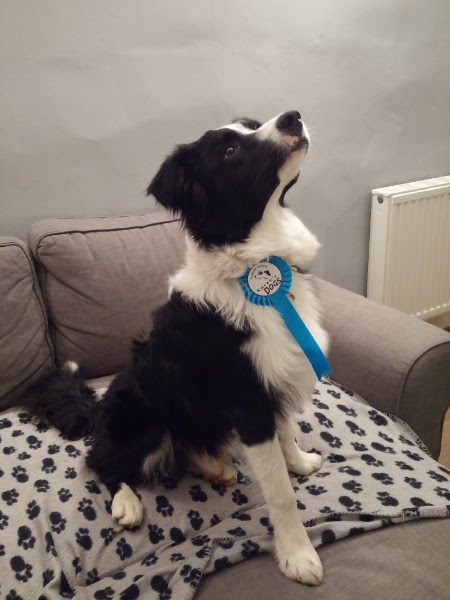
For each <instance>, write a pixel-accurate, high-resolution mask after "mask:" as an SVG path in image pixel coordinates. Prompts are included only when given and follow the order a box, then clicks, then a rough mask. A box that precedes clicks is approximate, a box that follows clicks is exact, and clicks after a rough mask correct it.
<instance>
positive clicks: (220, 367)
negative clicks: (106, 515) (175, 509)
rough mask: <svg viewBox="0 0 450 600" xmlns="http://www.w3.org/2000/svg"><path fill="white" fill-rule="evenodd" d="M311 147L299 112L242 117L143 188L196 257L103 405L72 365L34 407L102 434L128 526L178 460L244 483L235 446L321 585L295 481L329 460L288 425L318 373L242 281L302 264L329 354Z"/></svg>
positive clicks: (100, 462)
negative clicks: (310, 183)
mask: <svg viewBox="0 0 450 600" xmlns="http://www.w3.org/2000/svg"><path fill="white" fill-rule="evenodd" d="M308 148H309V136H308V133H307V129H306V126H305V124H304V123H303V121H302V120H301V116H300V114H299V113H298V112H297V111H289V112H285V113H283V114H281V115H278V116H276V117H274V118H272V119H270V120H269V121H267V122H266V123H264V124H261V123H260V122H259V121H257V120H254V119H249V118H243V119H237V120H235V121H233V122H232V123H231V124H229V125H226V126H224V127H221V128H219V129H215V130H210V131H207V132H206V133H205V134H204V135H203V136H202V137H201V138H200V139H198V140H197V141H195V142H193V143H190V144H183V145H180V146H178V147H177V148H176V149H175V150H174V152H173V153H172V154H171V155H170V156H168V157H167V158H166V159H165V161H164V162H163V163H162V165H161V167H160V169H159V170H158V172H157V173H156V175H155V177H154V178H153V180H152V182H151V183H150V185H149V186H148V190H147V193H148V194H149V195H150V194H151V195H153V196H154V197H155V199H156V200H157V202H158V203H159V204H160V205H162V206H163V207H165V208H166V209H168V210H169V211H171V212H172V213H173V214H175V215H177V216H178V217H179V218H180V220H181V222H182V224H183V227H184V230H185V232H186V241H187V252H186V259H185V263H184V265H183V266H182V267H181V268H180V269H179V271H178V272H177V273H175V274H174V275H173V276H172V277H171V279H170V282H169V299H168V302H167V304H165V305H164V306H162V307H161V308H159V309H158V310H157V311H156V313H155V315H154V326H153V330H152V331H151V333H150V335H149V337H148V339H146V340H144V341H134V343H133V346H132V360H131V364H130V366H128V367H127V368H126V369H125V370H124V371H123V372H121V373H120V374H119V375H117V377H116V378H115V379H114V380H113V382H112V384H111V386H110V387H109V389H108V390H107V391H106V393H105V396H104V397H103V398H102V399H101V400H100V401H98V402H96V401H95V400H96V399H95V393H94V392H93V391H92V390H91V389H90V388H88V387H87V386H86V385H85V383H84V381H83V378H82V376H81V374H80V370H79V369H78V366H77V365H76V364H74V363H67V364H66V365H65V366H64V367H63V368H62V369H60V370H58V371H56V372H54V373H51V374H50V375H49V376H47V377H46V378H45V379H43V380H42V381H40V382H39V383H38V384H36V385H35V386H33V388H32V389H31V390H30V392H29V393H28V394H27V397H26V400H25V401H24V405H25V407H26V408H28V409H29V410H31V411H32V412H34V413H35V414H37V415H39V416H40V417H43V418H45V419H47V421H49V422H50V423H51V424H53V425H54V426H56V427H57V428H58V429H60V431H61V432H62V434H63V435H64V436H65V437H67V438H70V439H77V438H80V437H82V436H85V435H91V436H92V437H93V444H92V446H91V448H90V450H89V452H88V455H87V459H86V460H87V465H88V467H90V468H91V469H93V470H94V471H95V472H96V473H97V474H98V476H99V478H100V480H101V481H102V482H103V483H104V484H105V485H106V486H107V487H108V488H109V490H110V491H111V494H112V498H113V499H112V516H113V518H114V519H115V520H116V521H117V522H118V523H120V524H121V525H123V526H125V527H135V526H138V525H139V524H140V523H141V520H142V516H143V507H142V504H141V502H140V500H139V499H138V497H137V495H136V494H135V492H134V491H133V488H134V487H135V486H138V485H141V484H143V483H145V482H147V481H151V480H153V479H154V478H155V477H157V476H158V473H160V472H170V470H171V469H172V468H173V467H174V465H175V464H176V462H177V459H178V458H179V457H180V456H185V457H187V458H186V461H187V464H186V465H185V467H186V468H188V469H191V470H193V471H196V472H199V473H200V474H202V475H203V476H204V477H205V478H207V479H209V480H211V481H215V482H221V483H223V484H225V485H232V484H234V483H235V482H236V471H235V469H234V468H233V467H232V466H231V464H230V462H229V461H227V458H226V457H227V448H228V447H229V445H230V444H231V443H232V441H233V439H234V438H237V439H238V441H239V442H240V444H241V445H242V448H243V452H244V455H245V457H246V459H247V461H248V462H249V464H250V466H251V467H252V469H253V471H254V473H255V475H256V477H257V480H258V481H259V484H260V486H261V488H262V491H263V494H264V497H265V500H266V503H267V506H268V509H269V515H270V521H271V523H272V525H273V527H274V540H275V552H276V557H277V561H278V565H279V567H280V569H281V571H282V572H283V573H285V575H287V576H288V577H290V578H292V579H295V580H298V581H300V582H302V583H304V584H310V585H319V584H320V583H321V581H322V577H323V573H322V566H321V562H320V559H319V556H318V554H317V553H316V551H315V550H314V548H313V546H312V544H311V542H310V540H309V538H308V536H307V534H306V531H305V528H304V526H303V524H302V521H301V518H300V512H299V510H298V509H297V504H296V498H295V495H294V492H293V489H292V486H291V482H290V479H289V475H288V471H291V472H292V473H295V474H297V475H303V476H307V475H310V474H311V473H313V472H314V471H316V470H318V469H319V468H320V467H321V464H322V459H321V457H320V455H318V454H315V453H306V452H303V451H302V450H300V449H299V447H298V446H297V443H296V440H295V435H296V432H295V429H294V426H293V422H292V419H291V414H292V412H293V411H298V410H301V407H302V405H303V404H304V403H305V402H308V401H310V399H311V396H312V393H313V391H314V387H315V384H316V381H317V378H316V375H315V373H314V371H313V369H312V367H311V364H310V363H309V361H308V359H307V358H306V356H305V354H304V353H303V351H302V349H301V348H300V346H299V345H298V344H297V342H296V341H295V339H294V337H293V336H292V334H291V333H290V332H289V330H288V328H287V326H286V325H285V323H284V322H283V320H282V318H281V316H280V314H279V313H278V312H277V311H276V309H275V308H274V307H271V306H259V305H256V304H253V303H252V302H250V301H248V300H247V299H246V298H245V296H244V294H243V291H242V289H241V287H240V284H239V282H238V279H239V277H241V276H242V274H243V273H245V272H246V270H247V269H248V268H250V267H252V266H253V265H255V264H257V263H259V262H260V261H261V260H262V259H264V258H266V257H269V256H271V255H276V256H278V257H281V258H282V259H284V261H286V262H287V263H288V264H289V265H290V266H292V267H293V266H295V269H292V284H291V290H290V292H291V294H290V297H291V299H292V303H293V305H294V307H295V308H296V310H297V312H298V313H299V314H300V316H301V318H302V319H303V321H304V323H305V324H306V325H307V327H308V328H309V330H310V332H311V333H312V335H313V336H314V338H315V340H316V342H317V343H318V345H319V347H320V348H321V349H322V351H323V352H326V350H327V346H328V339H327V334H326V332H325V331H324V330H323V328H322V327H321V324H320V318H319V307H318V302H317V300H316V297H315V295H314V290H313V282H312V280H311V277H310V276H309V275H308V271H307V267H308V265H309V264H310V263H311V261H312V260H313V258H314V256H315V255H316V253H317V251H318V248H319V243H318V241H317V239H316V238H315V236H314V235H313V234H312V233H311V232H309V231H308V229H307V228H306V227H305V226H304V225H303V223H302V222H301V221H300V220H299V219H298V218H297V217H296V216H295V214H294V213H293V212H292V211H291V210H290V209H289V208H288V207H287V206H286V203H285V194H286V192H287V191H288V189H289V188H290V187H291V186H292V185H293V184H294V183H295V182H296V181H297V179H298V177H299V173H300V165H301V163H302V160H303V158H304V156H305V155H306V153H307V151H308ZM262 275H264V274H263V273H262ZM269 275H270V272H269Z"/></svg>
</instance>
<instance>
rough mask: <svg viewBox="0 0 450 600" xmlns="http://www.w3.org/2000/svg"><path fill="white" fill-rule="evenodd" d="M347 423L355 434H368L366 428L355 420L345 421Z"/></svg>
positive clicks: (361, 435) (360, 435)
mask: <svg viewBox="0 0 450 600" xmlns="http://www.w3.org/2000/svg"><path fill="white" fill-rule="evenodd" d="M345 424H346V425H347V427H348V428H349V429H350V431H351V432H352V433H354V434H355V435H359V437H363V436H365V435H366V432H365V431H364V429H361V427H359V426H358V425H357V424H356V423H354V422H353V421H345Z"/></svg>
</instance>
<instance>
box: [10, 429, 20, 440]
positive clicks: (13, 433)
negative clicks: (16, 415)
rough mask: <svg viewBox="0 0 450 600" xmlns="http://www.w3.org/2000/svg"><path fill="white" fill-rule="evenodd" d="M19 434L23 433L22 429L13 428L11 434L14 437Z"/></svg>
mask: <svg viewBox="0 0 450 600" xmlns="http://www.w3.org/2000/svg"><path fill="white" fill-rule="evenodd" d="M21 435H23V431H22V430H21V429H14V431H13V432H12V434H11V436H12V437H14V438H15V437H20V436H21Z"/></svg>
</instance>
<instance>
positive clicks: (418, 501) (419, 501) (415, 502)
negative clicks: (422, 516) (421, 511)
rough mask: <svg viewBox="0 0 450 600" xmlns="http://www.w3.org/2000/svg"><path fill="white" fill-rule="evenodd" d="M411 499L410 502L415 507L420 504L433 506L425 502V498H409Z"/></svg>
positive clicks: (418, 506)
mask: <svg viewBox="0 0 450 600" xmlns="http://www.w3.org/2000/svg"><path fill="white" fill-rule="evenodd" d="M410 500H411V504H412V505H413V506H415V507H416V508H420V507H421V506H433V505H432V504H430V503H429V502H425V500H422V498H417V497H414V498H410Z"/></svg>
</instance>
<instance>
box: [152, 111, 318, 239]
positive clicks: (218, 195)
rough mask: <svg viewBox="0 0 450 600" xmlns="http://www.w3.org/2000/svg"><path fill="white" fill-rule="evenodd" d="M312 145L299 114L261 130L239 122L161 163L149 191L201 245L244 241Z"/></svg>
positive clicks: (245, 121) (282, 117) (185, 146)
mask: <svg viewBox="0 0 450 600" xmlns="http://www.w3.org/2000/svg"><path fill="white" fill-rule="evenodd" d="M308 146H309V138H308V134H307V131H306V127H305V126H304V124H303V123H302V121H301V117H300V114H299V113H298V112H297V111H290V112H286V113H283V114H281V115H279V116H277V117H274V118H273V119H271V120H270V121H267V123H264V124H263V125H262V124H261V123H259V122H258V121H256V120H254V119H247V118H244V119H236V120H235V121H234V122H233V123H232V124H231V125H226V126H225V127H221V128H220V129H215V130H212V131H207V132H206V133H205V134H204V135H203V136H202V137H201V138H200V139H199V140H197V141H196V142H193V143H191V144H183V145H181V146H178V147H177V148H176V149H175V151H174V152H173V153H172V154H171V155H170V156H169V157H168V158H167V159H166V160H165V161H164V162H163V164H162V165H161V167H160V169H159V171H158V173H157V174H156V175H155V177H154V179H153V181H152V182H151V183H150V185H149V186H148V189H147V193H148V194H153V196H154V197H155V198H156V200H157V201H158V202H159V203H160V204H161V205H162V206H164V207H165V208H167V209H169V210H171V211H172V212H173V213H175V214H177V215H179V216H180V217H181V219H182V221H183V222H184V225H185V227H186V229H187V230H188V232H189V233H190V235H191V236H192V237H193V238H194V239H195V240H196V241H197V242H198V243H199V244H201V245H202V246H205V247H210V246H220V245H222V244H228V243H233V242H241V241H243V240H245V239H246V238H247V237H248V235H249V233H250V231H251V229H252V227H253V226H254V225H255V224H256V223H257V222H258V221H259V220H260V219H261V217H262V215H263V213H264V209H265V208H266V205H267V203H268V202H269V200H270V198H271V197H272V195H273V194H274V192H275V191H277V193H278V197H279V201H280V203H282V202H283V197H284V192H285V191H286V189H287V188H289V187H290V186H291V185H293V183H295V181H296V180H297V179H298V175H299V171H300V163H301V160H302V158H303V157H304V156H305V154H306V152H307V150H308Z"/></svg>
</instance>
